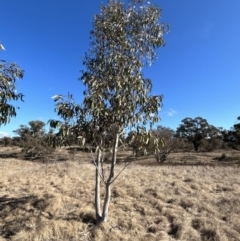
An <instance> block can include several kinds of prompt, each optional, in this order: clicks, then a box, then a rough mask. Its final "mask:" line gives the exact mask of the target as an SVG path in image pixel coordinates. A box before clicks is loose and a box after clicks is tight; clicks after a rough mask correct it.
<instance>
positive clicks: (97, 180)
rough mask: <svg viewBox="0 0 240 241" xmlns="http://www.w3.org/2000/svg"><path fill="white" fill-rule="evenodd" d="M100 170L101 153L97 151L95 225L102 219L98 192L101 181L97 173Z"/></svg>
mask: <svg viewBox="0 0 240 241" xmlns="http://www.w3.org/2000/svg"><path fill="white" fill-rule="evenodd" d="M100 170H101V151H100V149H99V150H98V153H97V161H96V176H95V212H96V223H99V222H100V221H101V219H102V217H101V198H100V195H101V192H100V184H101V179H100V175H99V172H100Z"/></svg>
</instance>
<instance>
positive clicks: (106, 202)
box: [102, 133, 119, 222]
mask: <svg viewBox="0 0 240 241" xmlns="http://www.w3.org/2000/svg"><path fill="white" fill-rule="evenodd" d="M118 142H119V134H118V133H117V134H116V138H115V143H114V148H113V154H112V162H111V169H110V173H109V178H108V180H107V182H106V185H105V188H106V194H105V199H104V204H103V212H102V222H106V221H107V218H108V209H109V204H110V199H111V184H112V182H113V180H114V169H115V165H116V162H117V150H118Z"/></svg>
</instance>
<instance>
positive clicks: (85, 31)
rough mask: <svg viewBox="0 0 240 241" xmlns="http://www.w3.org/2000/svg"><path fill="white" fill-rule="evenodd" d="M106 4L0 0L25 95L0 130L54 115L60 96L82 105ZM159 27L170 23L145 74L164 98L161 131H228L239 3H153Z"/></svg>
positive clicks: (10, 54) (236, 111) (239, 68)
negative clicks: (204, 125) (87, 65)
mask: <svg viewBox="0 0 240 241" xmlns="http://www.w3.org/2000/svg"><path fill="white" fill-rule="evenodd" d="M101 2H106V1H102V0H89V1H79V0H71V1H67V0H50V1H49V0H31V1H27V0H22V1H19V0H0V4H1V5H0V6H1V14H0V30H1V31H0V41H1V43H2V44H3V45H4V47H5V49H6V51H1V52H0V56H1V59H4V60H6V61H8V62H17V63H18V64H19V65H20V66H21V68H22V69H24V70H25V76H24V78H23V79H22V80H20V81H18V82H17V89H18V92H21V93H23V94H24V95H25V98H24V100H25V102H24V103H20V102H18V103H16V105H17V106H19V107H20V110H18V114H17V117H16V118H13V119H12V120H11V122H10V124H7V125H6V126H1V127H0V132H1V133H3V132H4V133H8V134H10V135H13V134H12V130H15V129H17V128H18V127H19V125H20V124H27V123H28V121H31V120H42V121H44V122H47V121H48V120H49V119H52V118H57V115H56V113H55V112H54V102H53V100H52V99H51V97H52V96H53V95H55V94H67V93H68V92H70V93H72V94H73V95H74V96H75V98H76V99H77V100H78V102H79V103H80V102H81V100H82V98H83V95H82V92H83V90H84V87H83V85H82V83H81V82H80V81H78V78H79V77H80V72H79V71H80V70H81V69H82V68H83V66H82V57H83V56H84V53H85V52H87V50H88V47H89V31H90V30H91V28H92V24H91V23H92V19H93V15H95V14H98V13H99V11H100V4H101ZM153 2H155V3H157V4H158V5H159V6H160V8H162V18H161V20H160V21H161V22H165V23H168V24H169V25H170V29H171V31H170V33H169V34H167V35H165V40H166V46H165V47H164V48H160V49H159V50H158V60H157V61H156V62H155V64H154V65H153V66H151V67H149V68H147V69H146V70H144V74H145V76H146V77H149V78H151V79H152V82H153V91H152V92H153V93H154V94H163V95H164V101H163V109H162V110H161V111H160V113H159V114H160V117H161V119H162V121H161V122H160V123H159V124H161V125H163V126H167V127H171V128H173V129H176V128H177V127H178V126H179V124H180V123H181V120H182V119H184V118H185V117H191V118H195V117H197V116H201V117H203V118H206V119H207V120H208V122H209V123H210V124H212V125H215V126H217V127H220V126H221V127H224V128H226V129H229V128H230V127H231V126H233V125H234V124H235V123H236V122H237V116H240V97H239V96H240V95H239V92H240V46H239V43H240V31H239V23H240V14H239V9H240V1H239V0H231V1H229V0H177V1H176V0H155V1H153Z"/></svg>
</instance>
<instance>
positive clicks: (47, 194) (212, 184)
mask: <svg viewBox="0 0 240 241" xmlns="http://www.w3.org/2000/svg"><path fill="white" fill-rule="evenodd" d="M226 154H227V153H226ZM227 155H228V156H229V155H230V153H229V154H227ZM234 155H235V154H234ZM234 155H233V156H234ZM184 156H185V157H184ZM189 156H191V158H192V159H194V158H195V159H197V160H198V161H200V162H201V163H202V162H203V163H207V164H209V163H216V165H201V164H200V165H188V164H189V163H188V162H189V159H190V158H187V157H188V154H187V153H185V154H174V155H172V157H171V158H170V159H171V160H172V162H173V161H174V162H175V163H177V165H176V164H175V165H172V164H168V165H167V164H165V165H163V166H159V165H158V166H156V165H150V166H149V165H146V163H147V160H144V161H142V163H141V161H140V162H136V163H133V164H131V165H130V166H129V167H128V168H127V169H126V170H125V171H124V172H123V173H122V175H121V176H120V177H119V178H118V179H117V180H116V182H115V183H114V185H113V189H112V202H111V205H110V213H109V221H108V222H107V223H105V224H103V225H100V226H98V227H96V226H95V225H94V206H93V200H94V167H93V166H92V165H91V164H88V163H87V162H86V160H87V157H86V155H82V159H81V155H80V154H78V156H77V158H75V160H74V161H66V162H59V163H52V164H41V163H33V162H26V161H22V160H17V159H13V158H7V159H3V158H2V159H0V241H2V240H14V241H16V240H19V241H20V240H34V241H35V240H36V241H37V240H41V241H43V240H44V241H53V240H58V241H61V240H72V241H74V240H84V241H85V240H89V241H90V240H96V241H107V240H131V241H132V240H140V241H141V240H142V241H145V240H148V241H151V240H154V241H158V240H189V241H198V240H199V241H200V240H206V241H207V240H211V241H218V240H220V241H225V240H226V241H227V240H229V241H231V240H235V241H236V240H240V198H239V197H240V177H239V164H232V165H234V166H231V165H230V164H229V165H228V166H226V165H224V166H219V162H217V161H214V160H213V159H212V158H213V157H215V156H221V153H213V154H211V155H210V154H204V155H196V154H193V153H192V154H189ZM195 159H194V160H195ZM237 159H238V157H237V155H236V160H237ZM82 160H84V161H82ZM181 160H182V162H183V164H184V165H178V164H179V163H180V161H181ZM184 161H185V163H184ZM178 162H179V163H178ZM148 163H154V162H153V161H151V160H148ZM221 163H222V162H221ZM234 163H235V162H234ZM142 164H143V165H142Z"/></svg>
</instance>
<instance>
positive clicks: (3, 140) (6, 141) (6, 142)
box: [0, 136, 13, 146]
mask: <svg viewBox="0 0 240 241" xmlns="http://www.w3.org/2000/svg"><path fill="white" fill-rule="evenodd" d="M0 143H1V145H3V146H11V145H12V143H13V142H12V138H11V137H8V136H4V137H3V138H1V140H0Z"/></svg>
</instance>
